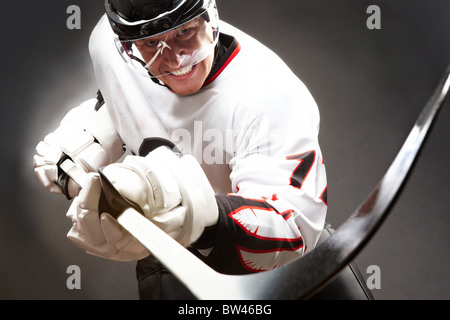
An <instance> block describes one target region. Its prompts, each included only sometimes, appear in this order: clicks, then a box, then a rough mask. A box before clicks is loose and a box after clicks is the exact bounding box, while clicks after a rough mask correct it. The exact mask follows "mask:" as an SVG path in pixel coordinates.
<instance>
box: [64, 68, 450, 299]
mask: <svg viewBox="0 0 450 320" xmlns="http://www.w3.org/2000/svg"><path fill="white" fill-rule="evenodd" d="M449 87H450V66H449V67H448V68H447V70H446V72H445V75H444V77H443V78H442V79H441V81H440V82H439V85H438V87H437V88H436V90H435V92H434V93H433V95H432V96H431V97H430V99H429V100H428V102H427V103H426V105H425V107H424V109H423V110H422V112H421V113H420V115H419V117H418V119H417V121H416V123H415V124H414V127H413V129H412V131H411V132H410V134H409V136H408V138H407V139H406V141H405V143H404V144H403V146H402V148H401V149H400V151H399V153H398V155H397V156H396V158H395V159H394V161H393V163H392V164H391V166H390V167H389V169H388V170H387V172H386V173H385V175H384V176H383V177H382V179H381V180H380V182H379V183H378V185H377V186H376V187H375V189H374V190H373V191H372V192H371V193H370V194H369V196H368V198H367V199H366V200H365V201H364V202H363V203H362V204H361V206H360V207H359V208H358V209H357V210H356V211H355V212H354V213H353V214H352V215H351V216H350V217H349V218H348V219H347V220H346V221H345V222H344V223H343V224H342V225H341V226H340V227H339V228H338V229H337V230H336V232H335V233H334V234H332V235H331V236H330V237H329V238H328V239H327V240H326V241H325V242H323V243H322V244H320V245H318V246H317V247H316V248H315V249H314V250H313V251H311V252H310V253H308V254H306V255H305V256H304V257H302V258H300V259H297V260H295V261H293V262H291V263H288V264H287V265H285V266H283V267H280V268H278V269H275V270H271V271H266V272H262V273H256V274H250V275H224V274H221V273H218V272H216V271H214V270H213V269H211V268H210V267H209V266H207V265H206V264H204V263H203V262H202V261H201V260H199V259H198V258H197V257H195V256H194V255H193V254H191V253H190V252H189V251H188V250H186V249H185V248H184V247H182V246H181V245H180V244H178V243H177V242H176V241H175V240H173V239H172V238H171V237H170V236H168V235H167V234H166V233H165V232H163V231H162V230H160V229H159V228H158V227H156V226H155V225H154V224H153V223H152V222H151V221H150V220H148V219H146V218H145V217H144V216H142V215H141V214H140V213H139V208H133V205H132V204H130V203H129V202H128V201H127V200H126V199H125V198H123V197H122V196H121V195H120V194H119V193H118V192H117V190H115V188H114V187H113V186H112V184H110V182H109V181H108V180H107V179H106V177H105V176H104V175H103V174H102V172H101V171H100V176H101V182H102V189H103V190H104V193H105V198H106V200H107V201H109V202H115V206H116V207H115V208H116V209H117V208H121V210H123V211H120V212H121V213H120V212H119V214H118V215H117V216H116V218H117V221H118V222H119V223H120V224H121V225H122V226H123V227H124V228H125V229H126V230H128V231H129V232H130V233H131V234H132V235H133V236H134V237H135V238H136V239H138V240H139V241H140V242H141V243H142V244H143V245H144V246H145V247H147V248H148V250H149V251H150V252H151V253H152V254H153V256H154V257H156V258H157V259H158V260H159V261H160V262H161V263H162V264H164V265H165V266H166V267H167V269H168V270H170V271H171V272H172V273H173V274H174V275H175V276H176V277H177V278H178V279H179V280H180V281H181V282H183V283H184V284H185V285H186V286H187V288H188V289H189V290H190V291H191V292H192V293H193V294H194V295H195V296H196V297H197V298H198V299H233V300H235V299H306V298H309V297H311V296H313V295H314V294H315V293H317V292H319V291H320V290H321V289H323V288H324V287H325V286H326V285H327V284H329V283H330V282H331V281H332V280H333V279H334V278H335V277H337V276H338V274H339V272H340V271H341V270H342V269H343V268H344V267H345V266H346V265H347V264H348V263H350V262H351V261H352V260H353V259H354V258H355V257H356V255H357V254H358V253H359V252H360V251H361V250H362V249H363V248H364V246H365V245H366V244H367V242H368V241H369V240H370V239H371V238H372V236H373V235H374V234H375V232H376V231H377V230H378V228H379V227H380V226H381V224H382V223H383V221H384V219H385V218H386V217H387V215H388V214H389V212H390V210H391V208H392V207H393V205H394V202H395V200H396V199H397V198H398V197H399V195H400V192H401V190H402V187H403V186H404V185H405V182H406V180H407V178H408V176H409V174H410V173H411V171H412V168H413V165H414V163H415V160H416V159H417V156H418V154H419V151H420V149H421V147H422V146H423V144H424V141H425V138H426V137H427V135H428V133H429V131H430V128H431V127H432V124H433V122H434V120H435V118H436V116H437V114H438V111H439V110H440V109H441V106H442V105H443V103H444V101H445V99H446V97H447V94H448V91H449ZM64 166H65V167H67V168H63V170H65V171H66V170H67V171H66V172H69V174H70V172H76V170H69V169H70V168H71V167H72V166H73V163H65V164H64ZM80 175H81V174H80ZM73 178H74V180H75V181H77V180H78V177H77V175H74V176H73ZM80 183H82V182H80Z"/></svg>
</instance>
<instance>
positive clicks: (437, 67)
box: [0, 0, 450, 299]
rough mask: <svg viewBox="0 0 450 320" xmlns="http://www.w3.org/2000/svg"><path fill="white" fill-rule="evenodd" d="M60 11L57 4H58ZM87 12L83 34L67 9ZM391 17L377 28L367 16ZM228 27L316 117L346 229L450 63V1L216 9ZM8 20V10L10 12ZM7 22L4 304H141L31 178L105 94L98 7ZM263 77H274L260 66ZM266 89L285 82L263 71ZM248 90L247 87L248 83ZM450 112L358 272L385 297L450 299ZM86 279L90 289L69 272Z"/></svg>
mask: <svg viewBox="0 0 450 320" xmlns="http://www.w3.org/2000/svg"><path fill="white" fill-rule="evenodd" d="M55 3H56V4H55ZM71 4H75V5H78V6H79V7H80V8H81V19H82V20H81V27H82V29H81V30H68V29H67V28H66V20H67V18H68V17H69V15H68V14H67V13H66V9H67V7H68V6H69V5H71ZM371 4H376V5H378V6H379V7H380V8H381V19H382V20H381V27H382V29H381V30H369V29H368V28H367V27H366V20H367V18H368V17H369V15H368V14H367V13H366V9H367V7H368V6H369V5H371ZM218 5H219V10H220V16H221V18H222V19H224V20H227V21H229V22H231V23H233V24H235V25H236V26H238V27H240V28H242V29H243V30H245V31H247V32H248V33H249V34H251V35H253V36H255V37H257V38H258V39H260V40H261V41H262V42H263V43H265V44H266V45H268V46H270V47H271V48H272V49H273V50H274V51H276V52H277V53H279V54H280V55H281V56H282V57H283V58H284V59H285V60H286V62H287V63H288V64H289V65H290V66H291V67H292V69H293V70H294V71H295V72H296V73H297V74H298V75H299V76H300V77H301V79H302V80H303V81H304V82H305V83H306V85H307V86H308V87H309V89H310V90H311V92H312V94H313V95H314V97H315V99H316V100H317V103H318V105H319V107H320V112H321V117H322V122H321V135H320V139H321V145H322V149H323V153H324V155H325V159H326V164H327V172H328V181H329V188H328V201H329V215H328V220H329V221H330V222H331V223H332V224H333V225H334V226H335V227H336V228H337V227H338V226H339V225H340V223H342V222H343V221H344V220H345V219H346V218H347V217H348V216H349V215H350V214H351V213H352V212H353V211H354V210H355V208H356V207H357V206H358V205H359V204H360V203H361V201H363V200H364V199H365V197H366V196H367V195H368V193H369V192H370V191H371V190H372V188H373V187H374V186H375V184H376V182H377V181H378V180H379V179H380V177H381V176H382V174H383V173H384V172H385V170H386V169H387V168H388V166H389V164H390V163H391V161H392V160H393V158H394V156H395V155H396V154H397V152H398V150H399V148H400V147H401V145H402V143H403V141H404V140H405V138H406V136H407V135H408V133H409V131H410V129H411V128H412V125H413V124H414V121H415V119H416V118H417V116H418V114H419V112H420V110H421V109H422V107H423V105H424V104H425V102H426V100H427V99H428V97H429V96H430V95H431V93H432V92H433V90H434V88H435V86H436V85H437V82H438V81H439V79H440V77H441V75H442V74H443V72H444V70H445V68H446V66H447V64H448V63H450V41H449V39H450V20H449V19H448V14H449V11H450V2H448V1H444V0H439V1H438V0H428V1H426V2H425V1H419V0H408V1H400V0H389V1H370V2H369V1H364V0H352V1H350V0H341V1H335V0H334V1H333V0H309V1H294V0H280V1H268V0H267V1H266V0H245V1H240V0H218ZM6 11H7V12H6ZM6 11H5V12H4V14H3V15H2V19H1V24H2V26H1V30H2V31H3V32H2V40H3V43H2V50H1V57H2V71H1V74H2V83H1V90H2V92H1V95H0V96H1V99H2V103H1V108H2V117H1V122H2V124H1V128H0V130H1V135H0V139H1V152H2V156H1V166H0V170H1V184H0V185H1V192H0V197H1V204H2V205H1V214H0V250H1V251H0V252H1V258H0V259H1V260H0V298H2V299H136V298H137V283H136V280H135V278H134V263H117V262H110V261H106V260H102V259H99V258H95V257H92V256H88V255H86V254H84V252H82V251H81V250H79V249H77V248H75V247H74V246H73V245H72V244H71V243H70V242H69V240H67V239H66V237H65V235H66V233H67V231H68V230H69V228H70V222H69V220H68V219H67V218H66V217H65V212H66V211H67V208H68V206H69V202H67V201H66V200H65V199H64V198H62V197H57V196H54V195H51V194H50V193H49V192H48V191H47V190H44V189H43V188H42V187H41V186H40V185H39V183H38V181H37V179H36V178H35V176H34V173H33V169H32V157H33V154H34V147H35V145H36V144H37V143H38V142H39V140H40V139H41V138H42V137H43V136H44V135H45V134H46V133H48V132H49V131H50V130H53V128H55V127H56V125H57V123H58V121H59V120H60V118H61V117H62V116H63V115H64V114H65V113H66V112H67V110H68V109H69V108H71V107H74V106H76V105H77V104H79V103H80V102H82V101H83V100H85V99H88V98H91V97H93V96H94V95H95V92H96V85H95V81H94V75H93V73H92V69H91V67H90V61H89V57H88V52H87V43H88V38H89V34H90V31H91V30H92V28H93V27H94V25H95V23H96V21H97V20H98V18H99V17H100V15H101V14H102V13H103V1H102V0H95V1H93V0H90V1H87V0H83V1H81V0H75V1H70V2H69V1H67V0H59V1H57V2H54V1H27V4H23V3H20V2H14V3H12V4H10V5H9V7H8V9H7V10H6ZM261 68H264V66H261ZM267 80H268V81H282V80H283V79H277V78H276V73H275V72H274V70H267ZM249 81H251V79H249ZM449 108H450V106H449V105H448V103H447V105H445V107H444V109H443V110H442V113H441V114H440V116H439V119H438V120H437V122H436V125H435V127H434V129H433V131H432V135H431V136H430V139H429V140H428V143H427V145H426V146H425V149H424V150H423V153H422V156H421V158H420V160H419V162H418V164H417V166H416V168H415V171H414V173H413V175H412V176H411V179H410V180H409V182H408V184H407V186H406V188H405V190H404V192H403V194H402V197H401V198H400V200H399V201H398V202H397V205H396V206H395V207H394V209H393V211H392V213H391V215H390V216H389V217H388V219H387V220H386V222H385V223H384V224H383V226H382V227H381V229H380V230H379V232H378V233H377V234H376V235H375V237H374V238H373V239H372V240H371V242H370V243H369V244H368V246H367V247H366V248H365V250H364V251H363V252H362V253H361V254H360V255H359V256H358V257H357V259H356V260H357V262H358V264H359V266H360V268H361V271H362V272H363V274H364V276H365V277H366V278H367V276H368V274H367V273H366V269H367V267H368V266H370V265H377V266H379V267H380V269H381V289H379V290H373V294H374V296H375V297H376V298H377V299H449V298H450V289H449V286H450V280H449V278H448V272H449V270H450V259H449V253H448V251H449V250H448V248H449V245H448V242H449V240H450V224H449V222H450V217H449V209H448V208H449V206H450V200H449V191H450V187H449V183H448V180H449V178H450V175H449V171H448V163H449V162H450V157H449V150H448V147H449V142H450V141H449V139H450V134H449V133H450V129H449V126H448V119H449V114H450V110H449ZM70 265H78V266H79V267H80V268H81V283H82V288H81V290H73V291H71V290H68V289H67V287H66V279H67V277H68V276H69V275H68V274H66V269H67V267H68V266H70Z"/></svg>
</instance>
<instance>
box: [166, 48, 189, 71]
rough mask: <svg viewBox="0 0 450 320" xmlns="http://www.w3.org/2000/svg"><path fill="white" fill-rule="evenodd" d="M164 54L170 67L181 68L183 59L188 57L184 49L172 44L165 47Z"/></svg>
mask: <svg viewBox="0 0 450 320" xmlns="http://www.w3.org/2000/svg"><path fill="white" fill-rule="evenodd" d="M162 55H163V57H164V59H165V61H166V64H167V66H169V67H170V68H179V67H181V66H182V65H183V61H184V59H185V57H186V55H185V51H184V49H181V48H177V47H175V46H172V47H170V49H169V48H165V49H164V50H163V52H162Z"/></svg>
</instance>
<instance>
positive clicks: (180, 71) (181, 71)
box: [171, 66, 192, 77]
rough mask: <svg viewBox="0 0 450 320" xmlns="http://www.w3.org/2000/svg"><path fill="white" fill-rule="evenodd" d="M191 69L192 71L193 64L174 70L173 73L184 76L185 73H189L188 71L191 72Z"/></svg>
mask: <svg viewBox="0 0 450 320" xmlns="http://www.w3.org/2000/svg"><path fill="white" fill-rule="evenodd" d="M191 71H192V66H189V67H186V68H183V69H180V70H177V71H172V72H171V73H172V74H173V75H174V76H177V77H179V76H184V75H186V74H188V73H189V72H191Z"/></svg>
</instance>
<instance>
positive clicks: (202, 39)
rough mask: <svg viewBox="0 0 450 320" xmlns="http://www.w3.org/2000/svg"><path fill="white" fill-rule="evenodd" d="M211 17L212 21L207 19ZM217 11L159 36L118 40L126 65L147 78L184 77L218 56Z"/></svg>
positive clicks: (117, 44)
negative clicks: (215, 53) (199, 64)
mask: <svg viewBox="0 0 450 320" xmlns="http://www.w3.org/2000/svg"><path fill="white" fill-rule="evenodd" d="M205 17H208V19H205ZM218 34H219V32H218V24H217V19H216V15H215V14H214V12H209V10H208V11H207V13H206V14H205V13H204V14H202V15H200V16H198V17H196V18H194V19H192V20H190V21H189V22H186V23H185V24H183V25H181V26H179V27H177V28H175V29H172V30H169V31H167V32H164V33H161V34H159V35H155V36H151V37H147V38H142V39H139V40H133V41H121V40H119V39H117V40H116V46H117V49H118V50H119V52H120V53H121V55H122V57H123V58H124V60H125V62H127V63H128V64H129V65H130V66H132V67H133V69H135V70H136V71H138V72H139V73H141V74H142V75H145V76H149V75H150V76H151V77H154V78H158V77H162V76H165V75H169V74H173V75H177V76H178V75H182V74H186V73H189V72H190V71H191V70H192V68H193V67H194V66H195V65H196V64H198V63H200V62H201V61H203V60H204V59H206V58H207V57H208V56H210V55H211V54H214V48H215V46H216V44H217V39H218Z"/></svg>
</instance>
